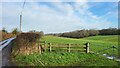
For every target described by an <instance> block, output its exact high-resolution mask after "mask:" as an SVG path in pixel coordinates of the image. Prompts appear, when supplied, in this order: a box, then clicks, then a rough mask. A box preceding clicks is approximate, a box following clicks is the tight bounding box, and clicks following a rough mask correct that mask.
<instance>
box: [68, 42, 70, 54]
mask: <svg viewBox="0 0 120 68" xmlns="http://www.w3.org/2000/svg"><path fill="white" fill-rule="evenodd" d="M68 48H69V50H68V52H70V44H68Z"/></svg>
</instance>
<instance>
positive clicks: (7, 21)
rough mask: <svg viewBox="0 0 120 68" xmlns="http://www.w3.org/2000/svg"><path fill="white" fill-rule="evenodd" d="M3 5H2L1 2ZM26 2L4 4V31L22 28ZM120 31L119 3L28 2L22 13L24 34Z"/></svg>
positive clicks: (0, 14) (0, 17) (1, 15)
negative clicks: (105, 29)
mask: <svg viewBox="0 0 120 68" xmlns="http://www.w3.org/2000/svg"><path fill="white" fill-rule="evenodd" d="M0 4H1V3H0ZM22 6H23V2H2V7H0V9H2V10H0V20H1V21H0V23H1V22H2V24H0V25H1V26H0V28H1V29H2V28H3V27H5V28H6V30H7V31H9V32H10V31H12V30H13V29H14V28H18V29H19V24H20V23H19V21H20V19H19V16H20V14H21V10H22ZM109 27H112V28H118V2H102V1H101V2H92V1H91V2H90V1H87V0H85V2H81V1H80V2H78V1H77V0H76V1H70V2H67V1H66V2H63V1H59V2H57V0H56V2H49V1H48V2H44V1H43V2H39V1H38V2H29V1H28V2H26V3H25V6H24V10H23V13H22V31H23V32H27V31H30V30H36V31H43V32H44V33H45V34H46V33H60V32H69V31H74V30H81V29H104V28H109Z"/></svg>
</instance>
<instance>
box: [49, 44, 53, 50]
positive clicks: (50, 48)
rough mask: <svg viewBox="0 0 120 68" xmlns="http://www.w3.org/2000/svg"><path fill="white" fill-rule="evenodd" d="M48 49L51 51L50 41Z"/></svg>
mask: <svg viewBox="0 0 120 68" xmlns="http://www.w3.org/2000/svg"><path fill="white" fill-rule="evenodd" d="M49 51H50V52H51V51H52V47H51V43H49Z"/></svg>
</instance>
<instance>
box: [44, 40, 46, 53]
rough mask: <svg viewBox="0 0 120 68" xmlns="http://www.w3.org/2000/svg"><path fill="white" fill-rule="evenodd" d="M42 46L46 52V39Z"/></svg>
mask: <svg viewBox="0 0 120 68" xmlns="http://www.w3.org/2000/svg"><path fill="white" fill-rule="evenodd" d="M44 48H45V52H46V41H44Z"/></svg>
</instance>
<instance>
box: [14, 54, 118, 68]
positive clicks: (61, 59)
mask: <svg viewBox="0 0 120 68" xmlns="http://www.w3.org/2000/svg"><path fill="white" fill-rule="evenodd" d="M16 59H17V60H16V61H17V62H19V63H18V64H19V66H23V65H28V66H42V64H41V63H40V61H41V62H42V63H43V64H44V65H45V66H117V62H115V61H112V60H109V59H107V58H105V57H103V56H99V57H98V56H96V55H94V54H85V53H78V52H74V53H68V52H58V53H56V52H51V53H43V54H39V53H34V54H31V55H27V56H25V55H18V56H17V57H16ZM23 60H24V61H23Z"/></svg>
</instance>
